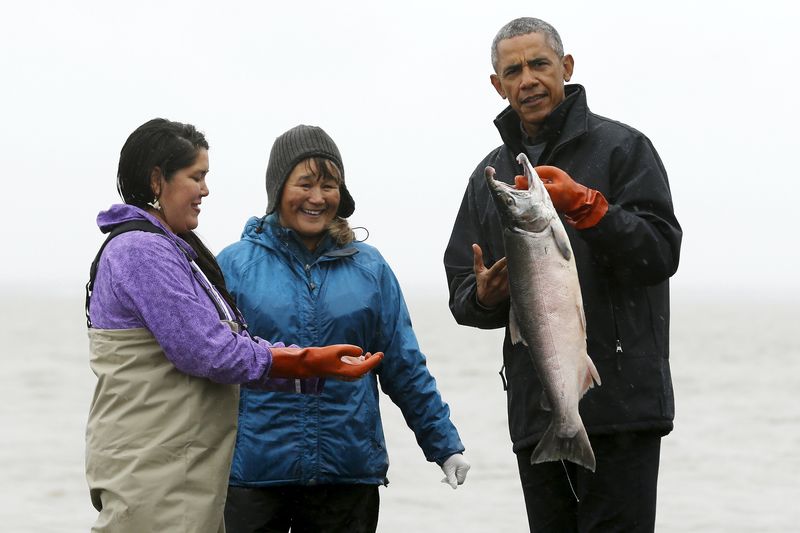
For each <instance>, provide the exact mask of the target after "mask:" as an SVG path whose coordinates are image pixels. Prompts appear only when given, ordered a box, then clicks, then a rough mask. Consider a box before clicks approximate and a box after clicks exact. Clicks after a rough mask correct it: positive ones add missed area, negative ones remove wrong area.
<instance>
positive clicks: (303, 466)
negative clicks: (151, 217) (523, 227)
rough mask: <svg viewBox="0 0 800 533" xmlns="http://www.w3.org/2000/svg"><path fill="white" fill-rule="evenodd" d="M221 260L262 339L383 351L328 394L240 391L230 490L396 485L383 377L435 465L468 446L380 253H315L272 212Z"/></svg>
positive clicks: (360, 249)
mask: <svg viewBox="0 0 800 533" xmlns="http://www.w3.org/2000/svg"><path fill="white" fill-rule="evenodd" d="M218 261H219V264H220V266H221V267H222V270H223V272H224V274H225V280H226V284H227V286H228V289H229V291H230V292H231V294H233V295H234V297H235V298H236V303H237V305H238V306H239V309H240V310H241V311H242V313H243V314H244V317H245V320H246V321H247V323H248V326H249V329H250V331H251V333H252V334H253V335H257V336H259V337H261V338H264V339H266V340H270V339H280V340H282V341H284V342H285V343H287V344H289V343H293V344H297V345H298V346H323V345H328V344H344V343H346V344H355V345H357V346H361V347H362V348H363V349H364V350H365V351H369V352H373V353H375V352H384V359H383V361H382V362H381V364H380V365H379V366H378V367H377V368H376V369H375V370H374V371H373V372H371V373H370V374H368V375H367V376H365V377H364V378H362V379H360V380H358V381H355V382H344V381H339V380H335V379H328V380H327V381H326V383H325V387H324V389H323V392H322V394H321V395H320V396H313V397H312V396H307V395H300V394H287V393H273V392H264V391H257V390H253V389H245V388H242V391H241V399H240V403H239V430H238V434H237V438H236V450H235V453H234V458H233V465H232V467H231V477H230V483H231V485H236V486H246V487H264V486H275V485H315V484H326V483H362V484H376V485H377V484H386V483H388V480H387V478H386V472H387V470H388V467H389V458H388V454H387V450H386V442H385V439H384V436H383V426H382V424H381V416H380V410H379V407H378V380H380V385H381V389H382V390H383V392H385V393H386V394H388V395H389V397H390V398H391V399H392V401H393V402H394V403H395V404H396V405H397V406H398V407H399V408H400V410H401V411H402V413H403V416H404V417H405V420H406V423H407V424H408V426H409V427H410V428H411V429H412V430H413V431H414V434H415V436H416V439H417V443H418V444H419V446H420V447H421V448H422V450H423V452H424V454H425V458H426V459H427V460H428V461H436V462H437V463H439V464H441V463H442V462H444V460H445V459H447V457H449V456H450V455H452V454H454V453H460V452H463V450H464V447H463V445H462V444H461V440H460V438H459V436H458V432H457V431H456V428H455V426H453V424H452V422H451V421H450V409H449V407H448V406H447V404H446V403H445V402H444V401H443V400H442V398H441V396H440V394H439V391H438V390H437V388H436V381H435V380H434V378H433V376H431V374H430V372H428V368H427V366H426V362H425V356H424V355H423V354H422V353H421V352H420V350H419V346H418V344H417V339H416V336H415V335H414V332H413V330H412V328H411V320H410V318H409V314H408V309H407V308H406V304H405V301H404V299H403V295H402V293H401V290H400V286H399V284H398V282H397V279H396V278H395V276H394V273H393V272H392V270H391V269H390V268H389V265H388V264H387V263H386V261H385V260H384V259H383V257H382V256H381V254H380V253H379V252H378V250H377V249H375V248H374V247H372V246H369V245H367V244H364V243H360V242H355V243H351V244H349V245H346V246H344V247H338V246H336V245H334V244H333V243H332V241H331V240H330V239H329V238H326V239H325V240H324V241H323V243H321V244H320V246H319V247H318V248H317V250H316V252H315V253H314V254H312V253H310V252H309V251H308V250H307V249H306V248H305V247H303V246H302V244H300V242H299V240H298V239H297V238H296V236H295V234H294V233H293V232H292V231H291V230H289V229H287V228H283V227H281V226H280V225H279V224H278V223H277V217H276V216H275V215H274V214H273V215H269V216H267V217H264V218H255V217H253V218H251V219H250V220H249V221H248V222H247V224H246V226H245V228H244V232H243V233H242V238H241V240H240V241H239V242H237V243H235V244H232V245H230V246H228V247H227V248H225V249H224V250H223V251H222V252H221V253H220V254H219V257H218Z"/></svg>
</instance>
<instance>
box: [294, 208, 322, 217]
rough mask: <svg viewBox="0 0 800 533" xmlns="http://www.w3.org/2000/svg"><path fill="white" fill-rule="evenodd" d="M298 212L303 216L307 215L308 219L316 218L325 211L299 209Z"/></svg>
mask: <svg viewBox="0 0 800 533" xmlns="http://www.w3.org/2000/svg"><path fill="white" fill-rule="evenodd" d="M300 212H301V213H303V214H305V215H308V216H310V217H318V216H320V215H321V214H322V213H324V212H325V210H324V209H301V210H300Z"/></svg>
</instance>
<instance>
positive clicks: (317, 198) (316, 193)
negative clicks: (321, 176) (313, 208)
mask: <svg viewBox="0 0 800 533" xmlns="http://www.w3.org/2000/svg"><path fill="white" fill-rule="evenodd" d="M308 200H309V201H310V202H312V203H315V204H321V203H323V202H325V199H324V198H323V196H322V187H320V186H319V185H317V186H316V187H311V190H309V196H308Z"/></svg>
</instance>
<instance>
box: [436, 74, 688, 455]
mask: <svg viewBox="0 0 800 533" xmlns="http://www.w3.org/2000/svg"><path fill="white" fill-rule="evenodd" d="M565 89H566V98H565V100H564V102H562V103H561V104H560V105H559V106H558V107H557V108H556V109H555V110H554V111H553V112H552V113H551V115H550V116H549V117H548V120H547V121H546V124H545V125H544V127H543V128H542V132H543V133H541V134H540V137H543V138H545V139H546V140H547V145H546V148H545V150H544V152H542V154H541V156H540V157H539V159H538V161H534V160H531V162H532V163H533V164H534V165H553V166H556V167H559V168H561V169H563V170H564V171H566V172H567V173H568V174H569V175H570V176H571V177H572V178H573V179H574V180H575V181H577V182H578V183H582V184H583V185H585V186H587V187H589V188H592V189H597V190H599V191H600V192H601V193H603V195H604V196H605V197H606V199H607V200H608V203H609V207H608V212H607V213H606V215H605V216H604V217H603V218H602V219H601V220H600V222H599V223H598V224H597V225H596V226H594V227H592V228H588V229H584V230H576V229H574V228H572V227H571V226H569V225H568V224H566V223H565V224H564V226H565V228H566V230H567V233H568V234H569V238H570V242H571V244H572V249H573V251H574V253H575V260H576V264H577V268H578V277H579V279H580V285H581V292H582V295H583V304H584V311H585V314H586V324H587V343H588V352H589V355H590V356H591V358H592V360H593V361H594V363H595V365H596V367H597V370H598V372H599V374H600V378H601V380H602V382H603V384H602V386H600V387H595V388H593V389H591V390H590V391H589V392H587V394H586V395H585V396H584V397H583V399H582V400H581V403H580V413H581V418H582V419H583V422H584V424H585V426H586V429H587V431H588V432H589V434H609V433H618V432H625V431H655V432H658V433H661V434H666V433H669V432H670V431H671V430H672V427H673V418H674V414H675V406H674V399H673V392H672V379H671V376H670V369H669V281H668V279H669V277H670V276H672V274H674V273H675V271H676V270H677V268H678V259H679V254H680V244H681V237H682V230H681V227H680V225H679V224H678V221H677V219H676V218H675V214H674V213H673V207H672V198H671V194H670V189H669V183H668V182H667V174H666V171H665V170H664V166H663V165H662V163H661V160H660V158H659V156H658V154H657V153H656V150H655V148H654V147H653V145H652V144H651V143H650V140H649V139H648V138H647V137H645V136H644V135H643V134H642V133H640V132H638V131H636V130H635V129H633V128H631V127H629V126H627V125H625V124H622V123H620V122H616V121H613V120H609V119H607V118H604V117H601V116H598V115H595V114H594V113H592V112H591V111H589V108H588V105H587V103H586V93H585V90H584V88H583V87H582V86H580V85H574V84H573V85H567V86H566V88H565ZM495 125H496V126H497V129H498V130H499V132H500V136H501V138H502V140H503V145H501V146H500V147H498V148H496V149H495V150H493V151H492V152H491V153H490V154H489V155H488V156H486V157H485V158H484V159H483V161H481V162H480V164H478V166H477V168H476V169H475V171H474V172H473V174H472V176H471V177H470V180H469V184H468V185H467V190H466V193H465V194H464V198H463V201H462V203H461V208H460V210H459V212H458V215H457V218H456V221H455V225H454V227H453V232H452V234H451V237H450V242H449V244H448V246H447V250H446V251H445V255H444V264H445V270H446V273H447V281H448V284H449V288H450V309H451V311H452V313H453V316H454V317H455V319H456V321H457V322H458V323H459V324H462V325H467V326H473V327H478V328H484V329H493V328H500V327H506V326H507V325H508V310H509V305H508V303H506V304H504V305H500V306H498V307H496V308H493V309H486V308H483V307H482V306H480V305H478V303H477V300H476V286H475V275H474V273H473V266H472V265H473V257H472V249H471V245H472V243H477V244H479V245H480V246H481V248H482V250H483V253H484V262H485V263H486V265H487V266H490V265H492V264H493V263H494V262H495V261H497V260H498V259H500V258H502V257H503V256H504V255H505V251H504V247H503V238H502V226H501V223H500V218H499V216H498V214H497V211H496V209H495V206H494V203H493V201H492V198H491V196H490V194H489V190H488V187H487V186H486V182H485V180H484V177H483V173H484V169H485V168H486V166H487V165H491V166H492V167H494V168H495V169H496V171H497V174H496V176H495V179H499V180H504V181H506V182H507V183H513V180H514V176H515V175H518V174H521V173H522V172H521V170H522V169H521V167H520V166H519V165H518V164H517V163H516V159H515V158H516V156H517V154H519V153H520V152H522V151H524V148H523V144H522V129H521V126H520V120H519V117H518V115H517V114H516V112H515V111H514V110H513V109H511V108H510V107H508V108H507V109H506V110H505V111H503V112H502V113H501V114H500V115H498V117H497V119H496V120H495ZM503 363H504V365H505V376H506V380H507V400H508V421H509V429H510V433H511V440H512V442H513V444H514V451H515V452H516V451H519V450H521V449H523V448H525V447H528V446H531V445H533V444H535V443H536V442H537V441H538V440H539V439H540V438H541V436H542V434H543V433H544V431H545V430H546V429H547V425H548V423H549V420H550V415H549V413H548V412H546V411H543V410H542V408H541V396H542V394H543V390H542V385H541V382H540V381H539V378H538V376H537V374H536V370H535V368H534V366H533V362H532V360H531V357H530V356H529V354H528V353H527V349H526V347H525V346H524V345H522V344H518V345H516V346H514V345H512V344H511V341H510V339H509V333H508V328H507V327H506V335H505V342H504V345H503Z"/></svg>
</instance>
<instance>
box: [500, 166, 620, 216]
mask: <svg viewBox="0 0 800 533" xmlns="http://www.w3.org/2000/svg"><path fill="white" fill-rule="evenodd" d="M534 170H536V173H537V174H538V175H539V178H540V179H541V180H542V183H544V187H545V189H547V192H548V193H550V200H552V201H553V207H555V208H556V211H558V212H559V213H563V214H564V216H565V218H566V219H567V223H568V224H570V225H571V226H572V227H574V228H575V229H586V228H591V227H592V226H594V225H595V224H597V223H598V222H600V219H601V218H603V216H604V215H605V214H606V212H607V211H608V201H607V200H606V198H605V196H603V194H602V193H601V192H600V191H597V190H595V189H590V188H588V187H585V186H584V185H581V184H580V183H578V182H576V181H575V180H573V179H572V178H571V177H570V175H569V174H567V173H566V172H564V171H563V170H561V169H560V168H558V167H551V166H546V165H544V166H539V167H535V168H534ZM514 186H515V187H516V188H517V189H527V188H528V180H527V179H526V178H525V176H516V177H515V178H514Z"/></svg>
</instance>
